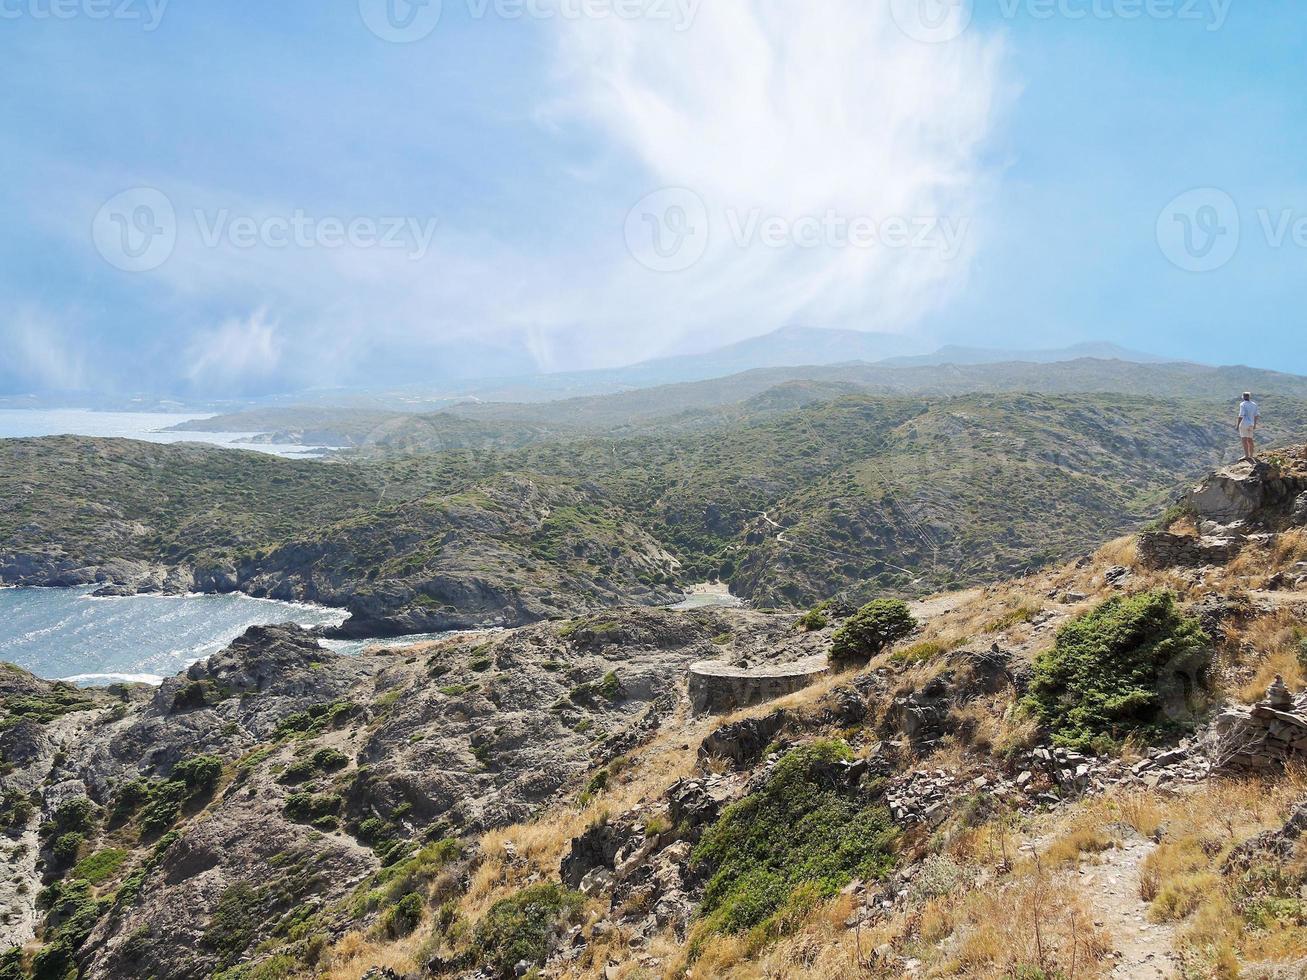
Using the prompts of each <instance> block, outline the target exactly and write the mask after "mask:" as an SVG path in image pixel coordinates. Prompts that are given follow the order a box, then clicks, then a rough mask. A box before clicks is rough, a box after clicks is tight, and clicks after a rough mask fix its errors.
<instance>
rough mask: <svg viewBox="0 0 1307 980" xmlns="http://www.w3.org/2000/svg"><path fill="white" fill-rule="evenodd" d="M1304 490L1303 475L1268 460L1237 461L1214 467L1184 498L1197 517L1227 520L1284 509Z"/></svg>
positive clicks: (1222, 521)
mask: <svg viewBox="0 0 1307 980" xmlns="http://www.w3.org/2000/svg"><path fill="white" fill-rule="evenodd" d="M1305 490H1307V478H1305V477H1304V476H1302V475H1299V474H1298V473H1297V472H1296V471H1295V472H1294V473H1285V472H1283V471H1282V470H1281V469H1280V467H1279V466H1276V465H1273V464H1271V463H1268V462H1262V461H1259V462H1255V463H1248V462H1240V463H1235V464H1234V465H1233V466H1227V467H1226V468H1225V469H1223V470H1218V471H1217V472H1215V473H1213V474H1212V475H1211V476H1209V477H1208V478H1207V479H1206V480H1204V481H1203V482H1202V483H1200V484H1199V485H1198V486H1197V487H1195V488H1194V489H1193V490H1192V491H1190V493H1189V494H1188V496H1187V497H1186V498H1185V502H1186V503H1187V504H1188V505H1189V506H1190V507H1191V508H1192V509H1193V511H1194V513H1196V514H1197V515H1198V516H1199V517H1200V518H1203V519H1206V520H1212V521H1217V522H1218V523H1221V524H1230V523H1233V522H1234V521H1248V520H1251V519H1253V518H1256V517H1264V516H1266V515H1267V513H1268V512H1270V511H1273V510H1285V511H1287V510H1288V509H1289V507H1290V506H1291V505H1292V503H1293V502H1294V501H1295V499H1296V498H1297V497H1298V495H1299V494H1301V493H1302V492H1303V491H1305Z"/></svg>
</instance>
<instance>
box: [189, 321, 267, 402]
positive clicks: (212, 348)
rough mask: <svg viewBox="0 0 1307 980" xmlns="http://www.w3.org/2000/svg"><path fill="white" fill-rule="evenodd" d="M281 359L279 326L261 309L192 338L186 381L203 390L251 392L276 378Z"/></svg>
mask: <svg viewBox="0 0 1307 980" xmlns="http://www.w3.org/2000/svg"><path fill="white" fill-rule="evenodd" d="M281 358H282V343H281V339H280V338H279V337H278V336H277V324H276V323H275V322H270V321H269V320H268V319H267V312H266V311H265V310H258V311H256V312H255V313H253V314H252V315H250V316H249V317H247V318H245V319H239V318H233V319H230V320H227V321H225V322H223V323H221V324H219V325H218V326H217V327H215V328H213V329H211V330H205V331H202V332H200V333H198V334H197V335H196V336H195V337H194V338H192V340H191V343H190V348H189V351H188V356H187V367H186V378H187V380H189V381H190V382H191V383H192V384H193V385H195V386H196V387H197V388H199V389H201V390H215V389H216V390H220V391H242V390H252V389H256V388H258V387H259V384H260V382H263V381H265V380H266V379H268V378H272V377H276V376H277V374H278V373H279V371H280V369H281Z"/></svg>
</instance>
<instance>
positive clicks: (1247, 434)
mask: <svg viewBox="0 0 1307 980" xmlns="http://www.w3.org/2000/svg"><path fill="white" fill-rule="evenodd" d="M1256 434H1257V430H1256V429H1254V428H1253V427H1252V426H1251V425H1249V424H1248V423H1247V422H1245V423H1243V424H1242V425H1240V426H1239V438H1240V439H1251V438H1252V437H1253V436H1254V435H1256Z"/></svg>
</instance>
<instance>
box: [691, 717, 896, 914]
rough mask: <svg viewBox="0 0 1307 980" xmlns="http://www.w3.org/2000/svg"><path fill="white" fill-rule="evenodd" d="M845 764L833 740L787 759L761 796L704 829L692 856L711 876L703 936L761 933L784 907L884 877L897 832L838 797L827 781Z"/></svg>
mask: <svg viewBox="0 0 1307 980" xmlns="http://www.w3.org/2000/svg"><path fill="white" fill-rule="evenodd" d="M851 757H852V754H851V753H850V751H849V748H848V746H847V745H845V744H844V743H843V742H838V741H819V742H815V743H813V744H811V745H808V746H805V747H803V748H800V749H796V750H795V751H793V752H790V753H789V754H788V755H786V756H785V757H784V758H782V759H781V761H780V762H778V763H777V765H776V768H775V769H774V770H773V772H772V775H771V777H770V778H769V779H768V781H767V784H766V785H765V786H764V787H763V788H762V789H761V790H759V791H758V792H756V793H754V794H752V795H750V796H747V797H745V798H744V799H743V800H740V801H739V802H738V803H734V804H732V805H731V806H729V807H728V808H727V809H726V811H725V812H724V813H723V814H722V815H721V817H720V818H719V819H718V821H717V822H716V823H715V824H714V825H713V826H712V827H710V828H709V829H708V831H707V832H706V833H705V834H704V836H703V839H702V840H701V841H700V842H699V844H698V846H696V848H695V849H694V853H693V857H692V859H693V861H694V863H695V864H696V865H698V866H700V867H707V868H710V869H712V877H711V878H710V879H709V882H708V887H707V890H706V892H705V894H704V902H703V906H702V908H701V910H700V915H701V916H703V917H705V926H706V927H707V928H708V929H710V930H712V931H715V932H726V933H739V932H744V931H746V930H752V929H757V930H760V933H761V932H766V931H768V929H769V927H770V926H771V925H776V924H779V920H778V917H782V916H783V915H784V912H785V909H786V907H787V905H791V904H792V903H802V902H806V901H809V900H810V899H811V898H812V897H813V896H816V897H818V898H823V897H829V896H831V895H834V894H835V893H836V892H838V891H839V890H840V889H841V888H842V887H844V885H846V884H848V883H849V881H851V880H852V879H853V878H854V877H855V876H857V877H861V878H865V879H868V880H872V879H875V878H878V877H880V876H882V875H884V874H885V873H886V872H887V871H889V869H890V868H891V867H892V865H893V862H894V846H895V841H896V838H897V831H896V830H895V828H894V825H893V824H892V823H891V821H890V817H889V813H888V811H886V810H885V809H884V808H883V807H880V806H873V805H870V804H869V803H868V802H867V801H866V799H865V798H863V797H862V796H860V795H858V794H856V793H853V792H840V791H839V790H838V789H836V788H834V783H833V780H832V779H831V778H830V775H829V774H830V771H831V769H832V767H833V766H834V765H836V764H838V763H841V762H844V761H847V760H849V759H850V758H851Z"/></svg>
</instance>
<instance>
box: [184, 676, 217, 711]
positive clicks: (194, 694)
mask: <svg viewBox="0 0 1307 980" xmlns="http://www.w3.org/2000/svg"><path fill="white" fill-rule="evenodd" d="M221 700H222V694H221V692H220V691H219V690H218V688H217V685H215V684H214V683H213V681H207V680H206V681H190V682H188V683H186V684H183V685H182V686H181V687H179V688H177V691H176V692H175V693H174V694H173V696H172V710H173V713H174V714H177V713H181V712H185V711H195V710H196V709H198V708H207V707H209V706H210V705H212V704H217V703H218V702H219V701H221Z"/></svg>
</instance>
